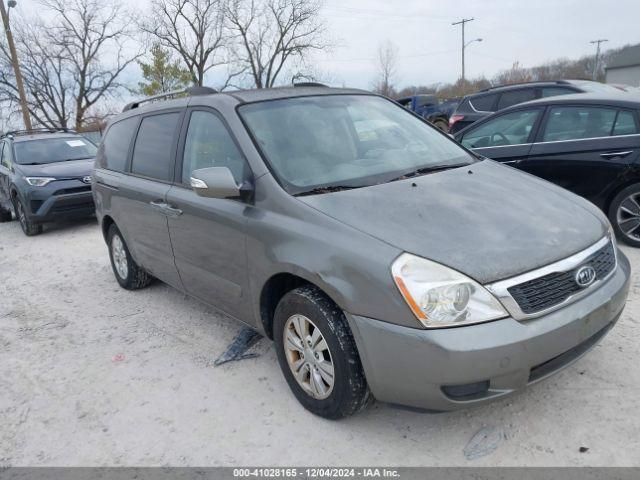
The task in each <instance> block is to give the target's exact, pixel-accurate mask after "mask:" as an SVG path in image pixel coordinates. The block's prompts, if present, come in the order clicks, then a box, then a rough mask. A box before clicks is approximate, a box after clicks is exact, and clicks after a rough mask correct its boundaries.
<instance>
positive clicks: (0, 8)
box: [0, 0, 31, 130]
mask: <svg viewBox="0 0 640 480" xmlns="http://www.w3.org/2000/svg"><path fill="white" fill-rule="evenodd" d="M15 6H16V1H15V0H9V8H11V7H15ZM0 14H2V23H3V24H4V31H5V33H6V35H7V44H8V45H9V52H10V53H11V63H12V65H13V71H14V73H15V76H16V86H17V87H18V94H19V95H20V109H21V110H22V121H23V122H24V128H26V129H27V130H31V119H30V118H29V109H28V108H27V96H26V95H25V93H24V82H23V81H22V73H20V64H19V63H18V52H17V51H16V45H15V43H13V35H12V34H11V27H10V26H9V14H8V13H7V10H6V9H5V6H4V0H0Z"/></svg>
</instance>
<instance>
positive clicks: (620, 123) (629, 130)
mask: <svg viewBox="0 0 640 480" xmlns="http://www.w3.org/2000/svg"><path fill="white" fill-rule="evenodd" d="M634 133H638V123H637V122H636V116H635V115H634V114H633V113H631V112H625V111H620V113H618V118H617V119H616V124H615V126H614V127H613V134H614V135H633V134H634Z"/></svg>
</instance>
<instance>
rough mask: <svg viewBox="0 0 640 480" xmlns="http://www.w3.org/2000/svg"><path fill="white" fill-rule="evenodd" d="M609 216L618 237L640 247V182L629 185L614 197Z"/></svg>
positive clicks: (628, 243)
mask: <svg viewBox="0 0 640 480" xmlns="http://www.w3.org/2000/svg"><path fill="white" fill-rule="evenodd" d="M608 217H609V221H610V222H611V225H612V226H613V230H614V232H615V234H616V237H617V238H618V239H620V240H621V241H623V242H624V243H626V244H627V245H631V246H632V247H640V184H635V185H630V186H628V187H627V188H625V189H623V190H621V191H620V192H619V193H618V194H617V195H616V196H615V197H614V198H613V200H612V201H611V205H610V206H609V212H608Z"/></svg>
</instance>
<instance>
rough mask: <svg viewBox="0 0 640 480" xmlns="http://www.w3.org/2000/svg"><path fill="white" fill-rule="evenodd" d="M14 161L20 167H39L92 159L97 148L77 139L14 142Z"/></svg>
mask: <svg viewBox="0 0 640 480" xmlns="http://www.w3.org/2000/svg"><path fill="white" fill-rule="evenodd" d="M13 148H14V150H15V153H16V158H15V161H16V163H19V164H20V165H41V164H45V163H55V162H65V161H69V160H82V159H85V158H94V157H95V156H96V152H97V150H98V149H97V148H96V146H95V145H94V144H93V143H91V142H90V141H89V140H87V139H85V138H83V137H80V136H77V137H56V138H42V139H36V140H25V141H21V142H15V143H14V144H13Z"/></svg>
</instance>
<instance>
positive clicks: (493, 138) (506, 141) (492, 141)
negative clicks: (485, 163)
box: [491, 132, 509, 146]
mask: <svg viewBox="0 0 640 480" xmlns="http://www.w3.org/2000/svg"><path fill="white" fill-rule="evenodd" d="M496 137H500V140H502V142H503V143H500V144H499V143H498V141H497V140H496ZM496 145H509V139H508V138H507V137H506V136H505V135H504V134H503V133H500V132H496V133H494V134H493V135H491V146H496Z"/></svg>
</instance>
